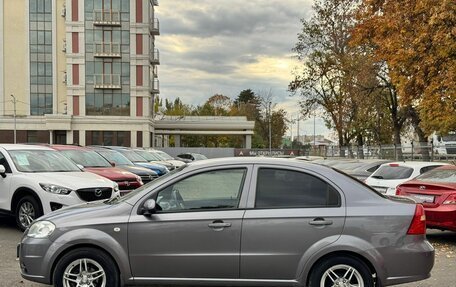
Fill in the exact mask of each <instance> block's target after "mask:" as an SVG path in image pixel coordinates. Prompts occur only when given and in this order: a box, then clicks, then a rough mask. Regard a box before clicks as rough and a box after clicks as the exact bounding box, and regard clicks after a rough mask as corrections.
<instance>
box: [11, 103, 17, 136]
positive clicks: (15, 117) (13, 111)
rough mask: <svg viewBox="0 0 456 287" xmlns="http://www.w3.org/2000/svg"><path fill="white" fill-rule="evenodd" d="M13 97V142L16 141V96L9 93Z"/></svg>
mask: <svg viewBox="0 0 456 287" xmlns="http://www.w3.org/2000/svg"><path fill="white" fill-rule="evenodd" d="M11 97H12V98H13V105H14V111H13V112H14V114H13V116H14V143H16V97H15V96H14V95H11Z"/></svg>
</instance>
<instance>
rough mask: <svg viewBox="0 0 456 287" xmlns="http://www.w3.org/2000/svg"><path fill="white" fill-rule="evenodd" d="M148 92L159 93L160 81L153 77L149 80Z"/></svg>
mask: <svg viewBox="0 0 456 287" xmlns="http://www.w3.org/2000/svg"><path fill="white" fill-rule="evenodd" d="M150 93H151V94H159V93H160V81H159V80H158V79H153V80H152V81H150Z"/></svg>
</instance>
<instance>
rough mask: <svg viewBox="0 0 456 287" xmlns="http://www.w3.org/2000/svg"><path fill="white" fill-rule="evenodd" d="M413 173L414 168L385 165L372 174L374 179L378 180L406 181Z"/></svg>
mask: <svg viewBox="0 0 456 287" xmlns="http://www.w3.org/2000/svg"><path fill="white" fill-rule="evenodd" d="M412 173H413V168H410V167H406V166H391V165H385V166H382V167H380V168H379V169H378V170H377V171H376V172H375V173H374V174H372V177H373V178H378V179H406V178H409V177H410V176H411V175H412Z"/></svg>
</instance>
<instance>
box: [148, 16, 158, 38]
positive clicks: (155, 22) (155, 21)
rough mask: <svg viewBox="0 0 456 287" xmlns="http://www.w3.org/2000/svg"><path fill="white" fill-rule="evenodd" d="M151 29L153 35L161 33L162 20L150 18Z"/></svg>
mask: <svg viewBox="0 0 456 287" xmlns="http://www.w3.org/2000/svg"><path fill="white" fill-rule="evenodd" d="M149 31H150V34H152V35H160V21H158V19H157V18H154V19H150V24H149Z"/></svg>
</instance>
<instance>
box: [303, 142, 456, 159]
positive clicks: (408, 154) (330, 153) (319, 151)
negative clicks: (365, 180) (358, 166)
mask: <svg viewBox="0 0 456 287" xmlns="http://www.w3.org/2000/svg"><path fill="white" fill-rule="evenodd" d="M301 154H304V155H313V156H322V157H342V158H353V159H391V160H410V161H414V160H416V161H439V160H445V161H453V160H456V145H455V146H452V145H434V144H432V143H423V142H417V143H413V142H412V143H411V144H404V145H375V146H374V145H371V146H368V145H366V146H318V147H310V148H305V149H303V150H302V151H301Z"/></svg>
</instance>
